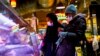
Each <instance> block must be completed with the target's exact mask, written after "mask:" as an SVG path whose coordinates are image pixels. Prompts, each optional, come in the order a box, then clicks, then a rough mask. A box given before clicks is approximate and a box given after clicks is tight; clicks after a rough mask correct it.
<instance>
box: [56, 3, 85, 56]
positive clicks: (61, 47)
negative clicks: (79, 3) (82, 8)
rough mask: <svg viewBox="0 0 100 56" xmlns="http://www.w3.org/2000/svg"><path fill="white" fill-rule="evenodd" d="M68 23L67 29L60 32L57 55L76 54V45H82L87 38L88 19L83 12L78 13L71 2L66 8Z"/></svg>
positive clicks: (72, 55)
mask: <svg viewBox="0 0 100 56" xmlns="http://www.w3.org/2000/svg"><path fill="white" fill-rule="evenodd" d="M65 15H66V16H67V20H68V25H67V26H65V27H66V28H64V30H65V31H63V32H59V34H58V35H59V39H58V40H57V42H56V44H57V52H56V56H75V46H80V45H81V44H80V41H81V40H83V39H84V40H86V39H85V30H86V20H85V18H84V16H83V15H82V14H77V9H76V7H75V6H74V5H73V4H70V5H68V6H67V7H66V9H65Z"/></svg>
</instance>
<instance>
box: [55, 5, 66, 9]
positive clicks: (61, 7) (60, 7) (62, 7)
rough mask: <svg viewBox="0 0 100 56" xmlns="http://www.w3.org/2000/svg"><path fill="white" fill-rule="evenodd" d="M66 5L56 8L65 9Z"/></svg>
mask: <svg viewBox="0 0 100 56" xmlns="http://www.w3.org/2000/svg"><path fill="white" fill-rule="evenodd" d="M64 8H65V6H59V7H56V9H64Z"/></svg>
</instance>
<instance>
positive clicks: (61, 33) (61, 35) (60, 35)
mask: <svg viewBox="0 0 100 56" xmlns="http://www.w3.org/2000/svg"><path fill="white" fill-rule="evenodd" d="M67 33H68V32H59V34H58V36H59V37H61V38H65V37H66V35H67Z"/></svg>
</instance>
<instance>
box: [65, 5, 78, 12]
mask: <svg viewBox="0 0 100 56" xmlns="http://www.w3.org/2000/svg"><path fill="white" fill-rule="evenodd" d="M65 13H74V14H76V13H77V9H76V7H75V5H73V4H70V5H69V6H67V7H66V9H65Z"/></svg>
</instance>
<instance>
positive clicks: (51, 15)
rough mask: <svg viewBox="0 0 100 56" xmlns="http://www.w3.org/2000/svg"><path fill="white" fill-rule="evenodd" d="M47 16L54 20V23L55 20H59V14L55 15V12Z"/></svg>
mask: <svg viewBox="0 0 100 56" xmlns="http://www.w3.org/2000/svg"><path fill="white" fill-rule="evenodd" d="M46 17H49V18H50V19H51V20H52V21H53V23H54V22H58V21H57V20H58V19H57V16H56V15H55V13H48V14H47V15H46Z"/></svg>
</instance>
